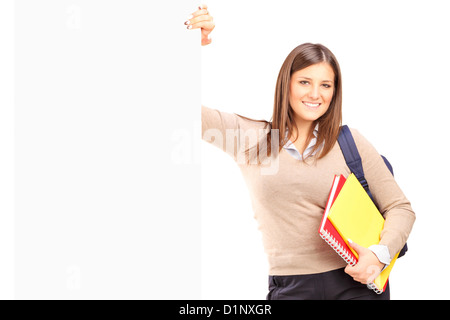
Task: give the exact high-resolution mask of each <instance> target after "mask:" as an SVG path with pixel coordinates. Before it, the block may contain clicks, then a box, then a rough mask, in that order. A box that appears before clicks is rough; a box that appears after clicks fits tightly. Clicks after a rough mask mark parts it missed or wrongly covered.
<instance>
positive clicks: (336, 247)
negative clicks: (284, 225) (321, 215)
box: [319, 229, 383, 294]
mask: <svg viewBox="0 0 450 320" xmlns="http://www.w3.org/2000/svg"><path fill="white" fill-rule="evenodd" d="M319 234H320V237H321V238H322V239H323V240H325V241H326V242H327V243H328V244H329V245H330V246H331V248H333V250H334V251H336V253H337V254H339V255H340V256H341V257H342V259H344V260H345V262H347V263H348V264H350V265H352V266H354V265H355V264H356V262H357V261H356V259H355V258H354V257H352V256H351V255H350V253H349V252H348V250H347V249H345V248H344V247H343V246H342V245H341V244H340V243H339V242H338V241H336V238H334V237H333V236H332V235H331V233H330V232H329V231H327V230H325V229H323V231H321V232H320V233H319ZM367 288H369V289H372V290H373V291H375V293H377V294H382V293H383V290H380V289H378V288H377V287H376V286H375V283H373V282H372V283H369V284H367Z"/></svg>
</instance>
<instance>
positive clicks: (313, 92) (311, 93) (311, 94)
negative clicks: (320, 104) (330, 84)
mask: <svg viewBox="0 0 450 320" xmlns="http://www.w3.org/2000/svg"><path fill="white" fill-rule="evenodd" d="M309 97H310V98H311V99H314V100H317V99H319V97H320V93H319V87H318V86H311V90H310V91H309Z"/></svg>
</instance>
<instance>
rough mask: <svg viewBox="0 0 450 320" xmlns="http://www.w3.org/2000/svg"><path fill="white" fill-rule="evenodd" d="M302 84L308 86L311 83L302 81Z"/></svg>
mask: <svg viewBox="0 0 450 320" xmlns="http://www.w3.org/2000/svg"><path fill="white" fill-rule="evenodd" d="M300 84H303V85H307V84H309V82H308V81H305V80H302V81H300Z"/></svg>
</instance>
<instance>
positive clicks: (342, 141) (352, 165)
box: [338, 125, 408, 257]
mask: <svg viewBox="0 0 450 320" xmlns="http://www.w3.org/2000/svg"><path fill="white" fill-rule="evenodd" d="M338 143H339V146H340V147H341V150H342V154H343V155H344V158H345V162H346V163H347V166H348V168H349V169H350V171H351V172H352V173H353V174H354V175H355V177H356V178H357V179H358V181H359V182H360V183H361V185H362V186H363V187H364V190H366V192H367V194H368V195H369V197H370V199H372V201H373V196H372V193H371V192H370V190H369V184H368V183H367V180H366V178H365V177H364V170H363V166H362V160H361V156H360V155H359V152H358V148H357V147H356V144H355V140H354V139H353V136H352V133H351V132H350V129H349V128H348V126H346V125H343V126H342V127H341V132H340V133H339V137H338ZM381 157H382V158H383V160H384V163H385V164H386V166H387V167H388V169H389V171H391V173H392V175H394V170H393V169H392V166H391V164H390V163H389V161H388V160H387V159H386V158H385V157H383V156H381ZM406 251H408V245H407V244H406V243H405V246H404V247H403V248H402V250H401V251H400V254H399V257H402V256H404V255H405V253H406Z"/></svg>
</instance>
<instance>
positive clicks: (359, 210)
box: [328, 174, 398, 293]
mask: <svg viewBox="0 0 450 320" xmlns="http://www.w3.org/2000/svg"><path fill="white" fill-rule="evenodd" d="M328 219H329V220H330V221H331V223H332V224H333V226H334V227H335V228H336V230H337V231H338V232H339V234H340V235H341V236H342V238H343V240H344V241H345V243H346V244H347V246H348V239H351V240H352V241H354V242H356V243H357V244H359V245H361V246H363V247H366V248H368V247H370V246H371V245H374V244H378V243H379V242H380V234H381V231H382V230H383V226H384V219H383V217H382V216H381V214H380V212H379V211H378V209H377V207H376V206H375V204H374V203H373V202H372V200H371V199H370V197H369V196H368V194H367V192H366V191H365V190H364V188H363V187H362V186H361V184H360V183H359V181H358V179H357V178H356V177H355V175H354V174H350V175H349V177H348V178H347V181H346V182H345V184H344V186H343V187H342V189H341V191H340V192H339V194H338V196H337V198H336V200H335V201H334V203H333V205H332V207H331V209H330V211H329V214H328ZM349 249H350V250H351V251H352V252H353V253H354V254H355V256H356V257H357V258H358V254H357V253H356V252H355V251H354V250H353V249H352V248H351V247H350V246H349ZM397 257H398V253H397V255H396V256H395V257H394V258H393V259H392V261H391V263H390V264H389V266H387V267H386V268H385V269H384V270H383V271H382V272H381V273H380V274H379V275H378V277H377V278H376V279H375V281H374V282H373V283H371V284H369V285H368V287H369V288H371V289H373V290H374V291H375V292H377V293H382V292H383V291H384V289H385V288H386V284H387V280H388V278H389V274H390V272H391V270H392V267H393V266H394V263H395V261H396V260H397Z"/></svg>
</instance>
